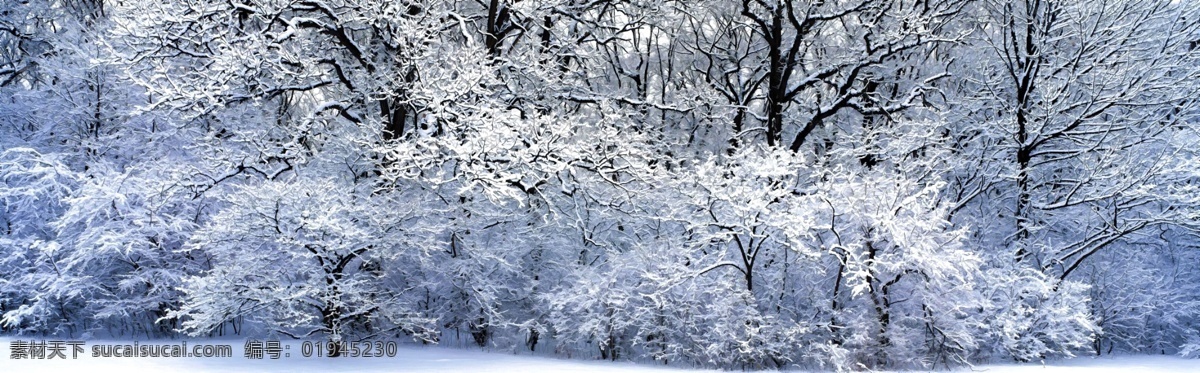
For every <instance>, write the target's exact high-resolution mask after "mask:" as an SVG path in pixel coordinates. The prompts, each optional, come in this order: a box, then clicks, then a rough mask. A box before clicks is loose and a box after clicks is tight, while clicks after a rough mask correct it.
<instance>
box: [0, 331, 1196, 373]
mask: <svg viewBox="0 0 1200 373" xmlns="http://www.w3.org/2000/svg"><path fill="white" fill-rule="evenodd" d="M22 340H24V341H29V339H19V338H13V337H3V338H0V347H3V352H2V353H0V358H2V359H3V360H0V372H4V373H8V372H56V373H57V372H66V373H101V372H121V373H125V372H155V373H165V372H281V371H282V372H288V373H303V372H342V371H353V372H597V373H600V372H614V373H629V372H700V371H707V372H715V371H714V370H696V369H686V368H681V367H663V366H654V365H647V364H635V363H631V362H609V361H596V360H580V359H574V360H568V359H561V358H554V357H545V356H529V355H514V354H512V353H505V352H487V351H481V350H478V349H460V348H449V347H439V346H414V345H399V346H398V349H397V351H396V355H395V356H394V357H369V358H362V357H360V358H348V357H343V358H318V357H309V358H304V357H301V356H300V353H299V352H300V348H301V345H300V342H298V341H287V342H285V343H284V346H289V347H285V348H286V350H285V353H290V354H291V356H288V357H283V356H281V357H280V358H279V359H270V358H269V357H264V358H263V359H250V358H247V357H246V356H245V355H244V353H245V348H244V347H245V345H244V343H245V342H244V341H242V340H190V341H189V344H190V345H195V344H197V343H207V344H228V345H230V346H231V347H232V350H233V356H231V357H223V358H218V357H211V358H171V357H92V356H91V353H92V348H93V347H94V346H99V345H101V344H132V343H133V342H132V341H87V342H85V345H84V348H85V351H84V352H83V353H80V354H79V357H78V358H76V359H70V354H71V351H70V349H69V348H68V349H67V351H66V355H67V357H68V358H67V359H57V358H56V359H52V360H41V359H32V360H30V359H13V358H12V356H11V353H12V352H13V351H12V346H13V343H12V342H13V341H22ZM40 340H41V339H35V341H40ZM48 340H49V339H48ZM141 343H145V342H141ZM152 343H178V342H172V341H155V342H152ZM940 371H944V369H943V370H940ZM955 371H958V372H988V373H1034V372H1036V373H1070V372H1088V373H1092V372H1100V373H1105V372H1113V373H1116V372H1121V373H1126V372H1128V373H1141V372H1165V373H1194V372H1200V359H1185V358H1181V357H1178V356H1163V355H1118V356H1115V357H1114V356H1105V357H1099V358H1093V357H1079V358H1075V359H1069V360H1060V361H1050V362H1046V364H1045V365H1043V364H1041V363H1036V364H989V365H977V366H975V367H970V368H968V367H963V368H960V369H957V370H955Z"/></svg>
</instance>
